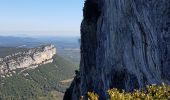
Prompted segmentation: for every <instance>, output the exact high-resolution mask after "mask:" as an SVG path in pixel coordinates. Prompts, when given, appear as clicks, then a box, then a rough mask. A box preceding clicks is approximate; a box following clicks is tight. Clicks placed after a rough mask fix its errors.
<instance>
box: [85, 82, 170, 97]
mask: <svg viewBox="0 0 170 100" xmlns="http://www.w3.org/2000/svg"><path fill="white" fill-rule="evenodd" d="M107 92H108V95H109V97H110V100H170V86H168V85H165V84H164V83H162V85H160V86H157V85H151V86H147V87H146V90H134V91H133V92H125V91H124V90H122V91H120V90H118V89H116V88H113V89H110V90H108V91H107ZM88 98H89V99H90V100H98V99H99V96H98V95H97V94H96V93H94V92H88Z"/></svg>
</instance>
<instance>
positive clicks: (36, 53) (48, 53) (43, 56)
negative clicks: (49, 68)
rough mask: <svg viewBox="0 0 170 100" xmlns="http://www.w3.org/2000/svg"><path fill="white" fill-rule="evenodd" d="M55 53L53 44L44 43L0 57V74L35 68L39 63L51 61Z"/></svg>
mask: <svg viewBox="0 0 170 100" xmlns="http://www.w3.org/2000/svg"><path fill="white" fill-rule="evenodd" d="M55 54H56V48H55V47H54V45H45V46H40V47H37V48H32V49H28V50H27V51H24V52H18V53H15V54H12V55H9V56H6V57H4V58H0V76H3V77H4V75H6V74H9V73H11V72H13V71H15V70H17V69H29V68H36V67H38V65H40V64H46V63H51V62H52V61H53V59H52V58H53V56H54V55H55Z"/></svg>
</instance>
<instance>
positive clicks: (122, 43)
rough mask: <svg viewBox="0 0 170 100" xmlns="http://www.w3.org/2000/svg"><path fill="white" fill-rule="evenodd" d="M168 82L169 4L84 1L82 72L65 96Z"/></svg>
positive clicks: (145, 0)
mask: <svg viewBox="0 0 170 100" xmlns="http://www.w3.org/2000/svg"><path fill="white" fill-rule="evenodd" d="M169 81H170V0H86V2H85V7H84V20H83V21H82V25H81V64H80V72H79V74H78V75H77V76H76V77H75V80H74V81H73V83H72V85H71V87H70V89H68V91H67V94H66V95H65V97H67V95H69V96H70V99H72V100H78V99H79V98H80V96H85V98H86V94H87V91H92V90H93V91H95V92H97V93H98V94H99V95H100V99H101V100H105V99H106V98H108V96H107V93H106V91H107V90H108V89H109V88H113V87H115V88H119V89H125V90H126V91H131V90H133V89H135V88H144V87H145V86H146V84H160V83H162V82H167V83H169ZM69 91H70V93H69ZM67 100H68V99H67Z"/></svg>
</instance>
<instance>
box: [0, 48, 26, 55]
mask: <svg viewBox="0 0 170 100" xmlns="http://www.w3.org/2000/svg"><path fill="white" fill-rule="evenodd" d="M25 50H27V49H26V48H15V47H0V57H5V56H8V55H11V54H13V53H17V52H22V51H25Z"/></svg>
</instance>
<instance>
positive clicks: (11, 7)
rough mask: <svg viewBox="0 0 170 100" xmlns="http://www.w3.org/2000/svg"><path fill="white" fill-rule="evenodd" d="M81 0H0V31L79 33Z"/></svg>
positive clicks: (40, 33) (70, 34) (74, 34)
mask: <svg viewBox="0 0 170 100" xmlns="http://www.w3.org/2000/svg"><path fill="white" fill-rule="evenodd" d="M83 3H84V0H0V35H28V36H29V35H61V36H65V35H67V36H68V35H69V36H78V35H79V34H80V23H81V20H82V8H83Z"/></svg>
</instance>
